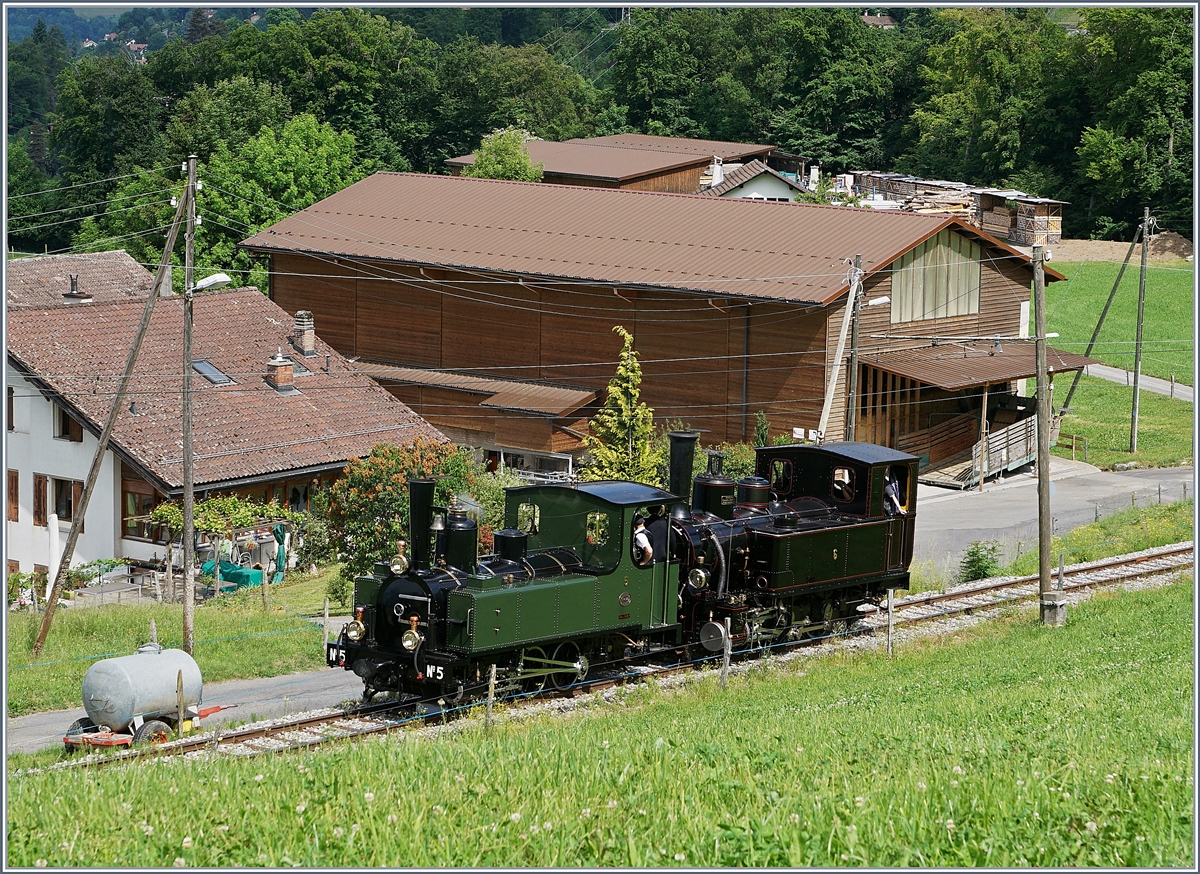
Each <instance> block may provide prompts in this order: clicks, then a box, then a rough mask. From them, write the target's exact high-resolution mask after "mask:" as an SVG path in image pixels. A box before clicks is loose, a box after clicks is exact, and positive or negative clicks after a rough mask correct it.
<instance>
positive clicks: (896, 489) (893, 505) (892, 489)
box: [883, 464, 908, 516]
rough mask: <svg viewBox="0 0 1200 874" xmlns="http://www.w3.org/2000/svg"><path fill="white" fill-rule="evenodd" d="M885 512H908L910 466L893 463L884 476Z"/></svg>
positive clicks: (888, 513)
mask: <svg viewBox="0 0 1200 874" xmlns="http://www.w3.org/2000/svg"><path fill="white" fill-rule="evenodd" d="M883 512H884V513H885V514H887V515H888V516H896V515H901V516H903V515H906V514H907V513H908V468H907V467H906V466H905V465H902V464H893V465H891V466H890V467H888V469H887V473H885V474H884V478H883Z"/></svg>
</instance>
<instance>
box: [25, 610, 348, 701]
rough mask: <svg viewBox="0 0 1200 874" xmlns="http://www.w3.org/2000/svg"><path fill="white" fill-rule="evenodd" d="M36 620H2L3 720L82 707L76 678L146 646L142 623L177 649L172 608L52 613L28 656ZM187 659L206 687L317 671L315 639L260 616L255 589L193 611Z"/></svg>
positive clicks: (178, 613)
mask: <svg viewBox="0 0 1200 874" xmlns="http://www.w3.org/2000/svg"><path fill="white" fill-rule="evenodd" d="M41 619H42V617H41V616H40V615H38V614H28V613H13V614H10V615H9V619H8V642H7V643H8V645H7V648H6V655H7V666H8V715H9V716H21V715H23V714H26V713H33V712H35V711H39V710H57V709H64V708H68V707H79V706H82V701H81V699H80V694H81V688H82V684H83V675H84V674H85V673H87V669H88V668H89V667H91V665H92V663H93V662H94V661H96V660H97V659H99V658H104V657H110V656H123V655H130V654H131V653H133V652H134V651H135V650H136V649H137V647H138V646H139V645H141V644H143V643H145V642H146V641H147V640H149V637H150V634H149V629H150V620H151V619H153V620H154V623H155V626H156V627H157V631H158V642H159V643H160V644H162V645H163V646H165V647H180V646H182V644H183V608H182V606H181V605H179V604H141V605H112V606H103V607H76V608H72V609H69V610H59V611H58V612H57V613H56V614H55V617H54V626H53V627H52V629H51V631H50V636H49V637H48V638H47V639H46V646H45V648H44V649H43V650H42V652H41V653H40V655H39V656H38V657H37V658H36V659H34V658H33V657H32V655H31V651H32V648H33V642H34V640H35V638H36V636H37V630H38V626H39V625H40V623H41ZM194 655H195V658H196V663H197V664H198V665H199V667H200V674H201V676H202V677H204V681H205V682H206V683H213V682H220V681H222V680H237V679H245V678H249V677H274V676H280V675H282V674H289V673H292V672H294V671H301V670H312V669H315V668H319V667H322V666H323V665H324V664H325V659H324V653H323V652H322V651H321V632H320V630H319V629H317V628H316V627H315V626H313V625H312V623H310V622H306V621H304V620H303V619H301V618H299V617H297V616H296V615H295V614H293V613H290V612H288V611H286V610H284V609H283V608H281V607H278V606H275V607H272V608H271V609H270V610H269V611H267V612H263V609H262V601H261V600H260V598H259V595H258V590H255V592H253V593H246V594H242V595H235V596H225V597H222V598H217V599H214V600H213V601H211V602H209V603H207V604H204V605H201V606H198V607H197V608H196V617H195V653H194Z"/></svg>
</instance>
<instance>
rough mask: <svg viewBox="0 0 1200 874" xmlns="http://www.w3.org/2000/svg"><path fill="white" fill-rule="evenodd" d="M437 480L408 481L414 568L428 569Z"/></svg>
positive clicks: (409, 536)
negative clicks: (431, 522)
mask: <svg viewBox="0 0 1200 874" xmlns="http://www.w3.org/2000/svg"><path fill="white" fill-rule="evenodd" d="M436 486H437V482H436V481H434V480H431V479H410V480H409V481H408V540H409V543H411V544H412V561H413V563H412V566H413V570H422V569H426V570H427V569H428V568H429V567H431V564H430V561H429V554H430V546H429V522H430V517H431V516H432V514H433V490H434V488H435V487H436Z"/></svg>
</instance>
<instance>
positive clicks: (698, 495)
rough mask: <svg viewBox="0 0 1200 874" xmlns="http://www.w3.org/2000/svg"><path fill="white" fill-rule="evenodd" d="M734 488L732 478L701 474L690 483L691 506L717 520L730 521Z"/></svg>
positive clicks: (718, 474) (715, 474) (723, 475)
mask: <svg viewBox="0 0 1200 874" xmlns="http://www.w3.org/2000/svg"><path fill="white" fill-rule="evenodd" d="M735 488H736V487H735V486H734V482H733V479H732V477H728V476H725V474H723V473H711V472H710V473H702V474H700V475H699V476H698V477H696V479H695V480H694V481H693V483H692V506H693V507H694V508H695V509H696V510H700V511H703V512H705V513H710V514H712V515H713V516H716V517H717V518H719V519H732V518H733V497H734V489H735Z"/></svg>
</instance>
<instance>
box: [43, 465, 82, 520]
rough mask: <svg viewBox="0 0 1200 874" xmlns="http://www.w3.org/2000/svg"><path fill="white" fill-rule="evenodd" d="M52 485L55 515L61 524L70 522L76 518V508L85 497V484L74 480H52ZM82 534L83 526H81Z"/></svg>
mask: <svg viewBox="0 0 1200 874" xmlns="http://www.w3.org/2000/svg"><path fill="white" fill-rule="evenodd" d="M50 484H51V486H52V488H53V489H54V513H55V515H56V516H58V521H59V522H70V521H71V520H72V519H74V518H75V508H76V507H78V506H79V502H80V499H81V498H82V497H83V483H81V482H80V481H79V480H74V479H55V478H51V480H50ZM79 531H80V533H82V532H83V526H82V525H80V526H79Z"/></svg>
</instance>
